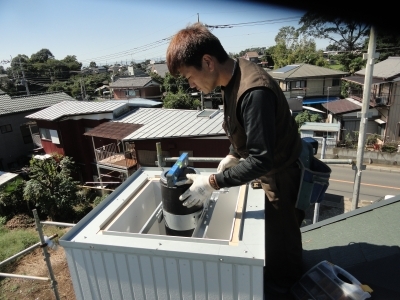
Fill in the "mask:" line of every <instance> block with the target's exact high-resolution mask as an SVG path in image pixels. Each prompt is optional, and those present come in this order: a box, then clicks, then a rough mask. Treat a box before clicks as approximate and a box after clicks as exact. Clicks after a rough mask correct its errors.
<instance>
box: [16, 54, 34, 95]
mask: <svg viewBox="0 0 400 300" xmlns="http://www.w3.org/2000/svg"><path fill="white" fill-rule="evenodd" d="M18 60H19V66H20V67H21V72H22V81H23V83H24V85H25V89H26V95H27V96H30V95H31V93H29V87H28V82H27V81H26V79H25V72H24V68H23V67H22V63H21V57H18Z"/></svg>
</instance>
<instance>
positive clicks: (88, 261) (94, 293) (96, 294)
mask: <svg viewBox="0 0 400 300" xmlns="http://www.w3.org/2000/svg"><path fill="white" fill-rule="evenodd" d="M82 253H83V257H84V259H85V268H86V272H87V274H88V278H89V284H90V292H91V297H89V298H87V299H91V298H93V299H100V291H99V286H98V285H97V280H96V278H97V276H96V272H95V271H94V267H93V260H92V253H91V251H89V250H82ZM81 284H82V283H81Z"/></svg>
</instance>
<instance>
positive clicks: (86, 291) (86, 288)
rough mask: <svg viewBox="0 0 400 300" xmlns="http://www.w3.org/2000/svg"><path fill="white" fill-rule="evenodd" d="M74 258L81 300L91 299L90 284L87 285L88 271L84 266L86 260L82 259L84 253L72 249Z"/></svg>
mask: <svg viewBox="0 0 400 300" xmlns="http://www.w3.org/2000/svg"><path fill="white" fill-rule="evenodd" d="M73 253H74V258H75V266H76V271H77V274H78V278H79V284H80V285H81V287H82V289H81V291H82V296H83V299H91V298H92V296H91V295H92V293H91V284H90V283H89V278H88V272H87V271H88V269H87V266H86V259H85V257H84V253H83V251H82V250H79V249H74V251H73Z"/></svg>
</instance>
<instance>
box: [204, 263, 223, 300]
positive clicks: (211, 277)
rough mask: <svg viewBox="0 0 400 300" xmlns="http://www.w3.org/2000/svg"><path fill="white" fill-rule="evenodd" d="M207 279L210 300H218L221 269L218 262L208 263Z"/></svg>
mask: <svg viewBox="0 0 400 300" xmlns="http://www.w3.org/2000/svg"><path fill="white" fill-rule="evenodd" d="M206 280H207V287H208V300H218V299H221V298H220V286H219V270H218V264H217V263H216V262H207V263H206Z"/></svg>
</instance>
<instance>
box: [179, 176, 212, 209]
mask: <svg viewBox="0 0 400 300" xmlns="http://www.w3.org/2000/svg"><path fill="white" fill-rule="evenodd" d="M186 178H187V179H188V181H187V183H190V181H193V184H192V185H191V186H190V188H189V189H187V190H186V191H185V192H184V193H183V194H182V195H181V196H180V197H179V200H181V201H184V200H185V202H183V204H182V205H183V206H186V207H188V208H189V207H192V206H194V205H201V204H203V202H204V201H206V200H207V199H210V197H211V195H212V193H213V191H214V189H213V188H212V187H211V185H210V182H209V176H204V175H198V174H186Z"/></svg>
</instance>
